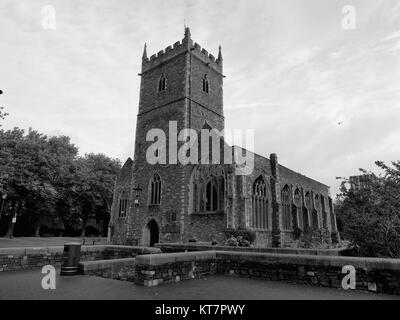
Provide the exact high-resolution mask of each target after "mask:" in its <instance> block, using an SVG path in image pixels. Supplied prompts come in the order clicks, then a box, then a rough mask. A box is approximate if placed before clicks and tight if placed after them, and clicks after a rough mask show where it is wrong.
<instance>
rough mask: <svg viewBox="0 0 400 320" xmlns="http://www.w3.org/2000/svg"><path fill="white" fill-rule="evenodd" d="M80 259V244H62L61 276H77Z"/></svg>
mask: <svg viewBox="0 0 400 320" xmlns="http://www.w3.org/2000/svg"><path fill="white" fill-rule="evenodd" d="M80 258H81V244H80V243H77V242H70V243H66V244H64V253H63V257H62V266H61V275H62V276H75V275H77V274H78V265H79V260H80Z"/></svg>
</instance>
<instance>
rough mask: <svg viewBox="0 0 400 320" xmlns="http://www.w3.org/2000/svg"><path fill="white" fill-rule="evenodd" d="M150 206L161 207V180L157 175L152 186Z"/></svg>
mask: <svg viewBox="0 0 400 320" xmlns="http://www.w3.org/2000/svg"><path fill="white" fill-rule="evenodd" d="M150 192H151V193H150V205H159V204H160V203H161V178H160V176H159V175H158V174H157V173H156V174H155V175H154V176H153V180H152V181H151V184H150Z"/></svg>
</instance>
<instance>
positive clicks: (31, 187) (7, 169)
mask: <svg viewBox="0 0 400 320" xmlns="http://www.w3.org/2000/svg"><path fill="white" fill-rule="evenodd" d="M77 152H78V149H77V148H76V147H75V146H73V145H71V144H70V141H69V138H68V137H52V138H48V137H47V136H45V135H43V134H40V133H38V132H37V131H34V130H32V129H29V131H28V133H27V134H25V131H24V130H22V129H18V128H14V129H13V130H8V131H3V130H1V131H0V192H1V193H7V194H8V197H7V200H8V202H9V205H11V206H14V207H15V205H17V204H18V205H19V207H21V204H24V205H23V206H22V207H21V208H20V211H19V212H18V213H19V214H20V215H23V219H24V222H25V224H26V225H29V226H34V227H35V228H39V227H40V225H39V222H40V219H41V217H43V216H52V217H54V216H55V215H56V210H55V209H56V203H57V201H58V200H59V198H60V196H61V194H60V192H59V186H60V185H62V183H63V180H65V179H64V176H65V171H66V170H67V171H68V167H69V166H71V165H72V163H73V161H74V158H75V157H76V156H77ZM10 219H11V215H10V213H9V220H10ZM9 229H10V228H9ZM9 232H10V230H9V231H8V233H9ZM35 234H38V231H37V230H36V232H35Z"/></svg>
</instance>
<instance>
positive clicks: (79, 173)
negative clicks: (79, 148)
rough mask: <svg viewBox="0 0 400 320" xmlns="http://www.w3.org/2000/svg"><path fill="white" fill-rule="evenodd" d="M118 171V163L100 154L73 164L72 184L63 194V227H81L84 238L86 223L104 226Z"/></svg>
mask: <svg viewBox="0 0 400 320" xmlns="http://www.w3.org/2000/svg"><path fill="white" fill-rule="evenodd" d="M120 169H121V163H120V162H119V160H115V159H111V158H109V157H107V156H106V155H104V154H93V153H91V154H87V155H85V156H84V157H79V158H78V159H77V160H76V162H75V173H74V176H73V184H72V186H71V188H70V189H69V190H66V193H67V194H68V196H67V197H66V199H69V200H70V206H69V207H70V210H69V212H66V213H65V214H64V219H65V222H66V224H67V225H71V226H72V225H73V226H77V225H81V236H84V235H85V229H86V224H87V222H88V220H89V219H96V221H98V222H99V221H103V223H104V224H107V223H108V220H109V212H110V209H111V201H112V196H113V189H114V183H115V177H116V175H117V173H118V172H119V170H120Z"/></svg>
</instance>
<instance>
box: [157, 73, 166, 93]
mask: <svg viewBox="0 0 400 320" xmlns="http://www.w3.org/2000/svg"><path fill="white" fill-rule="evenodd" d="M166 87H167V79H166V78H165V74H164V73H162V74H161V77H160V79H159V80H158V92H161V91H165V89H166Z"/></svg>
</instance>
